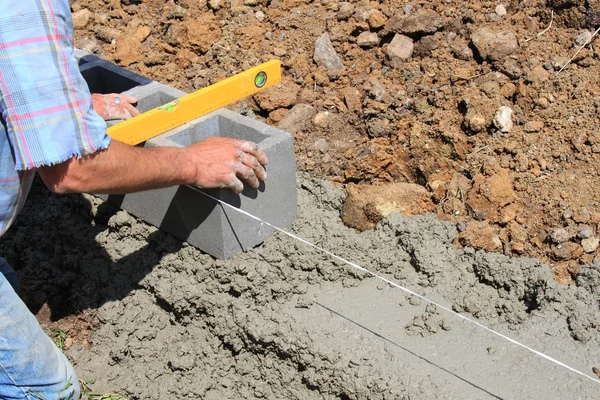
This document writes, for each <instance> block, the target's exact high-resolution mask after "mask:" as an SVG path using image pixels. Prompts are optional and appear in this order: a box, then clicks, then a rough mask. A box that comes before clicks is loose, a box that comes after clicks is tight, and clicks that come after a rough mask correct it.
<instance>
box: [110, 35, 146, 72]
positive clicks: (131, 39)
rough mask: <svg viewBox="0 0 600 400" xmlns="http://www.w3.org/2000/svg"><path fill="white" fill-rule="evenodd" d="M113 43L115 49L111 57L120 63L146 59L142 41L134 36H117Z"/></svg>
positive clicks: (127, 63) (129, 63)
mask: <svg viewBox="0 0 600 400" xmlns="http://www.w3.org/2000/svg"><path fill="white" fill-rule="evenodd" d="M115 43H116V46H115V48H116V51H115V53H114V54H113V57H114V58H115V60H117V61H120V63H121V65H124V66H127V65H131V64H133V63H137V62H140V61H142V60H144V59H146V60H147V59H148V55H147V54H144V48H143V46H142V43H141V42H140V41H139V40H138V39H137V38H136V37H135V36H125V35H123V36H119V37H118V38H117V39H116V41H115Z"/></svg>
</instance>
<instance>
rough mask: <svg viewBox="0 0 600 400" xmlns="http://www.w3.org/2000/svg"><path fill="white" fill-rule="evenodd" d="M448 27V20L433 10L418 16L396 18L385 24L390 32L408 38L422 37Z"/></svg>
mask: <svg viewBox="0 0 600 400" xmlns="http://www.w3.org/2000/svg"><path fill="white" fill-rule="evenodd" d="M444 26H446V20H445V19H444V18H443V17H442V16H440V15H439V14H438V13H436V12H435V11H432V10H421V11H419V12H418V13H416V14H414V15H413V14H411V15H403V16H394V17H392V18H390V19H389V20H388V21H387V23H386V24H385V29H386V30H387V31H388V32H394V33H402V34H405V35H407V36H413V37H414V36H420V35H425V34H432V33H435V32H437V31H438V30H439V29H440V28H443V27H444Z"/></svg>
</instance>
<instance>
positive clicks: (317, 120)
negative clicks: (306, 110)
mask: <svg viewBox="0 0 600 400" xmlns="http://www.w3.org/2000/svg"><path fill="white" fill-rule="evenodd" d="M328 123H329V111H320V112H318V113H317V114H315V116H314V118H313V124H315V125H316V126H318V127H321V128H325V127H327V124H328Z"/></svg>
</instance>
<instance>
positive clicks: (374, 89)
mask: <svg viewBox="0 0 600 400" xmlns="http://www.w3.org/2000/svg"><path fill="white" fill-rule="evenodd" d="M363 87H364V89H365V91H366V92H367V94H368V95H369V97H370V98H372V99H373V100H376V101H379V102H382V103H389V102H391V100H392V99H391V96H390V95H389V94H388V91H387V89H386V88H385V86H384V85H383V84H382V83H381V82H380V81H379V80H378V79H376V78H369V79H368V80H367V81H366V82H365V84H364V86H363Z"/></svg>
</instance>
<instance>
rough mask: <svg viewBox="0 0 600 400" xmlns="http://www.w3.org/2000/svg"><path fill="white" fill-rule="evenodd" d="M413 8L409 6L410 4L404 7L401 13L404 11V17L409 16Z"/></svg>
mask: <svg viewBox="0 0 600 400" xmlns="http://www.w3.org/2000/svg"><path fill="white" fill-rule="evenodd" d="M413 8H414V6H411V5H410V4H409V5H407V6H404V9H403V10H402V11H404V15H410V13H411V12H412V10H413Z"/></svg>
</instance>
